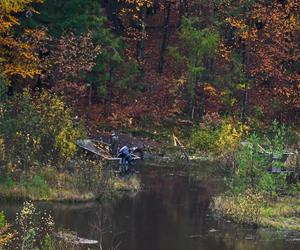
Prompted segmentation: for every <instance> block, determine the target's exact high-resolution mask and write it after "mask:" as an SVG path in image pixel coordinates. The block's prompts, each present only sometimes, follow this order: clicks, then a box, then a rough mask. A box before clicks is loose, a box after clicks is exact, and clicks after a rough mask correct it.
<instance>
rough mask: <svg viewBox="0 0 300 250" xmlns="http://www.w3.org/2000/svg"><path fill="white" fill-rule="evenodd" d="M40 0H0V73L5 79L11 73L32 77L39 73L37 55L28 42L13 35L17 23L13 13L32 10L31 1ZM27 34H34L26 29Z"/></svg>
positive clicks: (36, 1) (39, 0)
mask: <svg viewBox="0 0 300 250" xmlns="http://www.w3.org/2000/svg"><path fill="white" fill-rule="evenodd" d="M41 2H42V0H1V1H0V47H2V48H3V49H1V51H0V58H1V60H0V72H1V73H0V74H1V75H2V77H3V78H5V79H8V80H9V79H10V78H11V77H12V76H13V75H19V76H21V77H23V78H26V77H30V78H33V77H34V75H36V74H41V70H40V69H39V67H40V65H39V63H38V59H37V58H38V57H37V55H36V54H35V53H34V51H33V50H34V48H33V47H32V44H30V43H29V42H26V41H25V42H24V41H21V40H20V39H16V38H15V37H14V35H13V27H14V26H16V25H19V20H18V18H17V17H16V16H15V15H14V14H16V13H18V12H23V11H25V10H30V11H32V12H34V10H33V9H32V8H31V7H30V4H32V3H41ZM25 34H26V35H27V36H29V35H33V34H35V32H33V31H32V32H31V33H30V31H28V30H26V31H25Z"/></svg>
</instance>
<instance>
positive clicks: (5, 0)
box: [0, 0, 43, 14]
mask: <svg viewBox="0 0 300 250" xmlns="http://www.w3.org/2000/svg"><path fill="white" fill-rule="evenodd" d="M42 2H43V0H1V1H0V13H5V14H13V13H18V12H22V11H24V10H26V8H27V7H28V5H29V4H31V3H42Z"/></svg>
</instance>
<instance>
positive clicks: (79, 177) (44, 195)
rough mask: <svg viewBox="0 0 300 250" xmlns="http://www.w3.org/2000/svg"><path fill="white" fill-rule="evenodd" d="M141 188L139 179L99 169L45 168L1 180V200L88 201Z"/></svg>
mask: <svg viewBox="0 0 300 250" xmlns="http://www.w3.org/2000/svg"><path fill="white" fill-rule="evenodd" d="M85 167H87V166H85ZM140 188H141V187H140V181H139V179H138V178H137V177H132V178H126V179H120V178H117V177H114V176H112V175H111V174H107V173H106V174H104V173H103V172H102V169H100V168H98V167H97V166H96V167H95V168H94V169H91V170H88V171H87V170H86V169H77V170H73V171H67V170H66V171H58V170H56V169H54V168H51V167H44V168H40V169H34V170H32V171H31V172H29V173H27V174H26V175H22V176H21V177H19V178H16V177H14V178H12V177H6V178H3V177H2V178H1V177H0V199H3V200H27V199H30V200H33V201H38V200H39V201H89V200H96V199H98V198H99V197H105V196H107V197H108V196H109V195H110V194H114V193H116V192H118V191H138V190H140ZM110 196H111V195H110Z"/></svg>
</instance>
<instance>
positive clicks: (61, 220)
mask: <svg viewBox="0 0 300 250" xmlns="http://www.w3.org/2000/svg"><path fill="white" fill-rule="evenodd" d="M201 167H202V166H200V167H199V169H200V170H201ZM203 169H205V166H203ZM203 172H204V171H203ZM206 173H207V172H206ZM200 176H201V175H200ZM139 178H140V180H141V182H142V185H143V191H141V192H139V193H136V194H124V195H122V196H121V197H120V198H118V199H115V200H113V201H107V202H87V203H53V202H50V203H43V202H41V203H37V207H38V208H40V209H45V210H47V211H48V212H50V213H51V214H52V215H53V217H54V220H55V223H56V225H57V227H58V228H60V227H61V228H64V229H68V230H72V231H76V232H77V233H78V236H80V237H83V238H88V239H94V240H100V239H102V246H103V249H112V248H113V247H117V246H118V249H122V250H195V249H201V250H205V249H210V250H214V249H216V250H217V249H218V250H219V249H238V250H254V249H255V250H256V249H264V250H268V249H270V250H279V249H284V250H299V249H300V234H299V233H296V232H289V231H273V230H267V229H252V228H247V227H242V226H237V225H234V224H233V223H231V222H230V221H223V220H218V219H216V218H214V217H213V216H212V214H211V212H210V209H209V204H210V199H211V196H212V194H214V193H216V192H218V191H219V189H220V185H219V183H220V182H221V181H220V179H218V177H217V176H216V175H214V174H212V173H210V174H208V175H207V174H203V175H202V177H200V178H199V177H198V178H195V177H192V176H191V175H188V174H187V173H186V172H185V171H179V170H172V169H170V168H157V167H149V166H148V167H144V168H143V169H141V172H140V174H139ZM20 208H21V203H16V202H3V201H1V204H0V210H3V211H4V212H5V213H6V214H7V216H8V218H9V220H13V219H14V216H15V213H16V212H18V211H19V210H20Z"/></svg>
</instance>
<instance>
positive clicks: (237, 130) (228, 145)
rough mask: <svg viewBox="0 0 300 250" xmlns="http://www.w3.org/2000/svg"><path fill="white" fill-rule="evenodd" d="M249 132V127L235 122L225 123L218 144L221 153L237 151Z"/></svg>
mask: <svg viewBox="0 0 300 250" xmlns="http://www.w3.org/2000/svg"><path fill="white" fill-rule="evenodd" d="M248 131H249V127H248V126H246V125H244V124H242V123H240V122H236V121H234V120H229V121H225V122H223V124H222V125H221V129H220V135H219V138H218V141H217V143H216V145H217V147H218V150H219V151H220V152H223V151H232V150H235V149H236V147H237V146H238V145H239V143H240V141H241V140H242V138H243V136H244V135H246V134H247V133H248Z"/></svg>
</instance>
